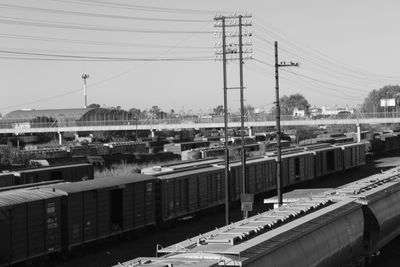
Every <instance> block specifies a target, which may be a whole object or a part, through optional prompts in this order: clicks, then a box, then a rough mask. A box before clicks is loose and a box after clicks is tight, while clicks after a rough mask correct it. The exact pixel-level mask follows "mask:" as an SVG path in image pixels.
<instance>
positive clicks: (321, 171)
mask: <svg viewBox="0 0 400 267" xmlns="http://www.w3.org/2000/svg"><path fill="white" fill-rule="evenodd" d="M307 149H310V151H313V153H314V158H315V176H316V177H322V176H324V175H328V174H332V173H335V172H339V171H341V170H342V169H343V154H342V149H341V148H340V147H323V148H317V149H313V148H307Z"/></svg>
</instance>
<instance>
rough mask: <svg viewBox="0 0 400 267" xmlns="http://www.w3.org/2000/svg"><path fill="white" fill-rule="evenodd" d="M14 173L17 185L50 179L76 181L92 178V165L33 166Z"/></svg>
mask: <svg viewBox="0 0 400 267" xmlns="http://www.w3.org/2000/svg"><path fill="white" fill-rule="evenodd" d="M14 173H15V176H17V177H16V184H17V185H18V184H29V183H37V182H43V181H51V180H64V181H68V182H76V181H82V180H88V179H93V178H94V169H93V165H92V164H88V163H80V164H69V165H60V166H51V167H41V168H33V169H26V170H21V171H18V172H14Z"/></svg>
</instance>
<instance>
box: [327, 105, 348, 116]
mask: <svg viewBox="0 0 400 267" xmlns="http://www.w3.org/2000/svg"><path fill="white" fill-rule="evenodd" d="M339 113H349V114H353V113H354V110H353V109H350V108H348V107H346V108H338V107H334V108H328V107H325V106H323V107H322V110H321V113H320V114H321V115H323V116H335V115H338V114H339Z"/></svg>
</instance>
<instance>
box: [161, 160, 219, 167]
mask: <svg viewBox="0 0 400 267" xmlns="http://www.w3.org/2000/svg"><path fill="white" fill-rule="evenodd" d="M221 161H223V160H222V159H218V158H210V159H203V160H196V161H187V162H185V161H181V162H177V163H171V164H164V165H161V167H169V168H172V169H180V168H186V167H191V166H198V165H207V164H216V163H218V162H221Z"/></svg>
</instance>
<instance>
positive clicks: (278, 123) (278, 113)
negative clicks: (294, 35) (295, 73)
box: [275, 42, 299, 206]
mask: <svg viewBox="0 0 400 267" xmlns="http://www.w3.org/2000/svg"><path fill="white" fill-rule="evenodd" d="M278 62H279V61H278V42H275V96H276V101H275V104H276V106H275V107H276V108H275V109H276V110H275V113H276V145H277V154H276V156H277V160H276V189H277V191H278V205H279V206H282V177H281V162H282V157H281V107H280V104H279V68H281V67H298V66H299V63H294V62H288V63H287V62H281V63H278Z"/></svg>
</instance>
